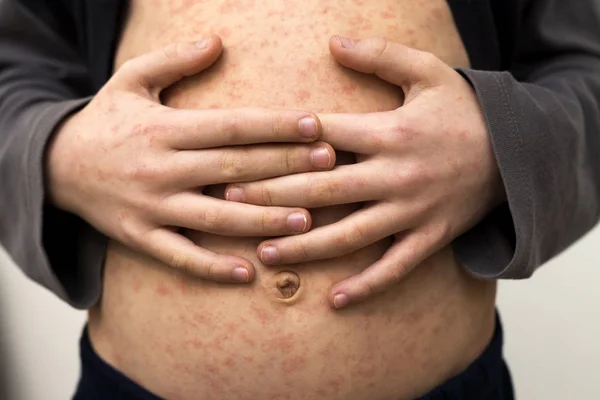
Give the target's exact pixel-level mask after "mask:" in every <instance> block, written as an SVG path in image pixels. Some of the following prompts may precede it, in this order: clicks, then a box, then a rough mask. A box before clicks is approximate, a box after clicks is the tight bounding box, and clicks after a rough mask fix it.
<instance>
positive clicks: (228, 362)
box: [223, 357, 236, 367]
mask: <svg viewBox="0 0 600 400" xmlns="http://www.w3.org/2000/svg"><path fill="white" fill-rule="evenodd" d="M223 365H225V366H226V367H235V365H236V362H235V360H234V359H233V357H227V358H226V359H225V361H223Z"/></svg>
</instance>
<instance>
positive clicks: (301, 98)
mask: <svg viewBox="0 0 600 400" xmlns="http://www.w3.org/2000/svg"><path fill="white" fill-rule="evenodd" d="M309 99H310V92H309V91H308V90H300V91H298V92H296V100H297V101H298V102H299V103H300V104H302V103H304V102H306V101H308V100H309Z"/></svg>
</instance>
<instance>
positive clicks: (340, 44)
mask: <svg viewBox="0 0 600 400" xmlns="http://www.w3.org/2000/svg"><path fill="white" fill-rule="evenodd" d="M329 49H330V51H331V54H332V55H333V57H334V58H335V59H336V60H337V61H338V62H339V63H340V64H342V65H343V66H345V67H348V68H351V69H354V70H356V71H359V72H364V73H367V74H375V75H377V76H378V77H379V78H381V79H383V80H386V81H388V82H391V83H393V84H395V85H397V86H400V87H401V88H402V90H403V91H404V95H405V96H406V97H409V92H410V90H411V89H412V88H413V87H414V86H416V85H419V86H421V87H422V86H430V85H434V84H435V83H436V82H437V80H438V75H439V74H438V72H439V68H440V65H439V64H440V63H441V61H440V60H439V59H438V58H437V57H435V56H434V55H433V54H430V53H427V52H424V51H420V50H416V49H413V48H411V47H407V46H404V45H401V44H399V43H394V42H391V41H389V40H387V39H384V38H370V39H364V40H352V39H350V38H346V37H342V36H337V35H336V36H333V37H332V38H331V39H330V40H329Z"/></svg>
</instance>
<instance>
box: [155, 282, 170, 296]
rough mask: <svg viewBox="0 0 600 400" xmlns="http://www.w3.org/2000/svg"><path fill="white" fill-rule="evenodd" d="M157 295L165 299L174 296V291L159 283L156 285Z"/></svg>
mask: <svg viewBox="0 0 600 400" xmlns="http://www.w3.org/2000/svg"><path fill="white" fill-rule="evenodd" d="M156 294H158V295H159V296H163V297H165V296H170V295H171V294H173V291H172V290H171V289H170V288H169V287H168V286H167V285H166V284H165V283H164V282H159V283H158V284H157V285H156Z"/></svg>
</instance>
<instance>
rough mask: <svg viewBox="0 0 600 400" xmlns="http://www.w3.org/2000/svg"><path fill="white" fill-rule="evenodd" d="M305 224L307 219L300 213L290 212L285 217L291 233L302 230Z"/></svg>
mask: <svg viewBox="0 0 600 400" xmlns="http://www.w3.org/2000/svg"><path fill="white" fill-rule="evenodd" d="M307 224H308V219H307V218H306V215H304V214H302V213H292V214H290V215H288V217H287V226H288V228H289V229H290V230H291V231H292V232H293V233H300V232H304V230H305V229H306V225H307ZM263 250H264V249H263Z"/></svg>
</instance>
